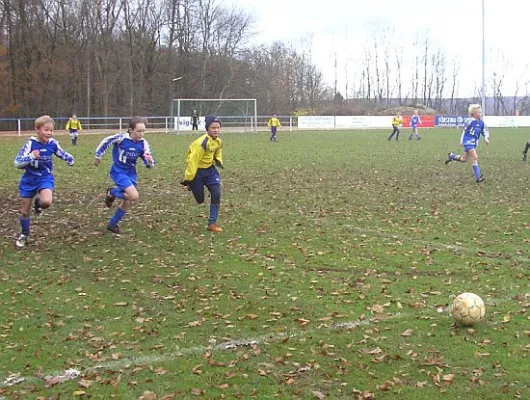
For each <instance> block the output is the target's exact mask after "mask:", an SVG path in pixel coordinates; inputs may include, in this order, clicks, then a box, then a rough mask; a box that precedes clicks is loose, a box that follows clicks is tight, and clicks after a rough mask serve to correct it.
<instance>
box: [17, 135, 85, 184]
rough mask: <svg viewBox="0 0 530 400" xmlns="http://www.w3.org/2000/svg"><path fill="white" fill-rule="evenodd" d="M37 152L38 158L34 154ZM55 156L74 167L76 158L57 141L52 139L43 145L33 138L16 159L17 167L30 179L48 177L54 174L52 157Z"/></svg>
mask: <svg viewBox="0 0 530 400" xmlns="http://www.w3.org/2000/svg"><path fill="white" fill-rule="evenodd" d="M35 150H38V151H39V153H40V154H39V156H38V157H35V156H34V155H33V153H32V152H33V151H35ZM54 154H55V156H57V157H59V158H60V159H61V160H64V161H66V162H67V163H68V165H74V157H73V156H72V155H71V154H69V153H67V152H66V151H64V150H63V149H62V148H61V146H60V145H59V142H58V141H57V140H55V139H50V140H48V142H47V143H41V142H40V141H39V140H38V139H37V138H36V137H33V136H32V137H30V138H29V140H28V141H27V142H26V144H25V145H24V146H23V147H22V149H20V151H19V153H18V154H17V156H16V157H15V167H17V168H20V169H24V170H25V171H24V175H25V176H28V177H34V178H37V177H47V176H49V175H52V172H53V163H52V157H53V155H54Z"/></svg>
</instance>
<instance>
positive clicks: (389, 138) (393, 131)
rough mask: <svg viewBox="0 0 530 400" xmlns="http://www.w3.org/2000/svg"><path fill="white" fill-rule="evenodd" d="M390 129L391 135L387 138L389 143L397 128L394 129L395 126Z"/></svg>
mask: <svg viewBox="0 0 530 400" xmlns="http://www.w3.org/2000/svg"><path fill="white" fill-rule="evenodd" d="M392 129H393V130H392V133H391V134H390V136H389V137H388V141H391V140H392V138H393V137H394V135H395V134H396V132H397V127H396V125H392Z"/></svg>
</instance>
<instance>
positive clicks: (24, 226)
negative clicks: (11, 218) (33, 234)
mask: <svg viewBox="0 0 530 400" xmlns="http://www.w3.org/2000/svg"><path fill="white" fill-rule="evenodd" d="M34 193H35V192H34ZM21 195H24V196H30V195H31V193H29V192H26V193H22V191H21ZM32 200H33V197H21V199H20V215H19V217H18V221H19V223H20V235H19V237H18V239H17V241H16V242H15V244H16V246H17V247H20V248H22V247H25V246H26V244H27V242H28V240H29V235H30V233H29V228H30V223H31V217H30V215H29V214H30V211H31V201H32Z"/></svg>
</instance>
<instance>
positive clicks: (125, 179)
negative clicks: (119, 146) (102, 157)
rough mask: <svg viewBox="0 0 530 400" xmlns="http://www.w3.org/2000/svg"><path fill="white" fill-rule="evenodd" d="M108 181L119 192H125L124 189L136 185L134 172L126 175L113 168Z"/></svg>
mask: <svg viewBox="0 0 530 400" xmlns="http://www.w3.org/2000/svg"><path fill="white" fill-rule="evenodd" d="M109 176H110V179H112V180H113V181H114V183H115V184H116V186H117V187H118V189H119V190H123V191H125V189H127V188H129V187H131V186H134V187H136V186H137V185H138V183H137V181H136V179H137V178H136V171H134V172H129V173H126V172H124V171H116V170H115V169H114V168H111V170H110V174H109Z"/></svg>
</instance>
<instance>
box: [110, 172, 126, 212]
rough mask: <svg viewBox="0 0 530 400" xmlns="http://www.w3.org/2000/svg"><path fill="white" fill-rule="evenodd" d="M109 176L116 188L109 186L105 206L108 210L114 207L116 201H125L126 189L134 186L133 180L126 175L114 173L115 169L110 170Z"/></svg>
mask: <svg viewBox="0 0 530 400" xmlns="http://www.w3.org/2000/svg"><path fill="white" fill-rule="evenodd" d="M109 176H110V179H112V180H113V181H114V183H115V184H116V186H109V187H108V188H107V191H106V193H105V205H106V206H107V207H108V208H110V207H112V204H113V203H114V200H116V199H121V200H125V189H127V188H128V187H129V186H131V185H132V182H131V179H130V178H129V177H128V176H127V175H126V174H123V173H120V172H117V171H114V169H111V170H110V174H109Z"/></svg>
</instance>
